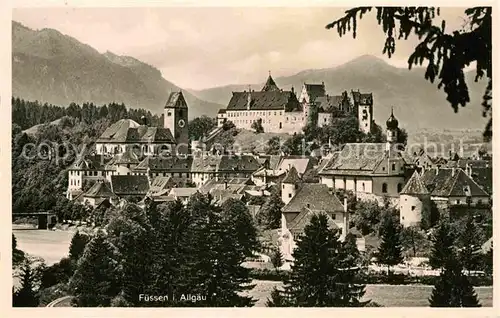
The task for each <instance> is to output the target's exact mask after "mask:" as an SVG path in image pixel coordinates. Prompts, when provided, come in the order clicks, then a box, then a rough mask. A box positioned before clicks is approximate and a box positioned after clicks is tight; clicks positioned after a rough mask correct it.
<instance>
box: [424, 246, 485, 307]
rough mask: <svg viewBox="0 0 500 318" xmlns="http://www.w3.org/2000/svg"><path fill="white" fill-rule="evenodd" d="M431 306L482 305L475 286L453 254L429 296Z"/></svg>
mask: <svg viewBox="0 0 500 318" xmlns="http://www.w3.org/2000/svg"><path fill="white" fill-rule="evenodd" d="M429 303H430V306H431V307H480V306H481V305H480V304H479V301H478V299H477V295H476V293H475V291H474V288H473V287H472V285H471V284H470V282H469V280H468V278H467V277H466V276H465V275H463V273H462V265H461V264H460V262H459V261H458V260H457V259H456V257H455V256H454V255H453V254H451V256H450V257H449V258H448V260H447V261H446V263H445V264H444V270H443V271H442V272H441V275H440V276H439V278H438V281H437V282H436V285H435V286H434V289H433V290H432V294H431V297H430V298H429Z"/></svg>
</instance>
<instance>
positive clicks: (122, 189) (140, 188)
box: [111, 175, 149, 195]
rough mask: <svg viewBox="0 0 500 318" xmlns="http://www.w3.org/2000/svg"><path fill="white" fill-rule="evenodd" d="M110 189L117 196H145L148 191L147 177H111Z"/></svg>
mask: <svg viewBox="0 0 500 318" xmlns="http://www.w3.org/2000/svg"><path fill="white" fill-rule="evenodd" d="M111 189H112V191H113V192H114V193H115V194H117V195H146V193H147V192H148V190H149V181H148V177H147V176H140V175H137V176H134V175H117V176H111Z"/></svg>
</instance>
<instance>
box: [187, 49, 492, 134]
mask: <svg viewBox="0 0 500 318" xmlns="http://www.w3.org/2000/svg"><path fill="white" fill-rule="evenodd" d="M424 73H425V70H424V69H423V68H413V69H412V70H411V71H409V70H408V69H407V68H398V67H394V66H392V65H389V64H388V63H386V62H385V61H384V60H382V59H379V58H377V57H374V56H370V55H364V56H361V57H358V58H356V59H354V60H351V61H349V62H347V63H345V64H342V65H340V66H337V67H333V68H325V69H314V70H306V71H302V72H300V73H297V74H295V75H292V76H285V77H277V78H275V81H276V83H277V84H278V86H279V87H280V88H282V89H285V90H289V89H290V88H291V87H294V88H295V91H296V92H297V94H300V90H301V89H302V85H303V83H304V82H307V83H321V82H324V83H325V86H326V90H327V93H328V94H330V95H340V93H341V92H343V91H344V90H347V91H350V90H351V89H353V90H357V89H359V90H360V91H361V92H372V93H373V97H374V118H375V121H376V122H377V123H378V124H382V125H383V126H385V121H386V120H387V118H388V116H389V114H390V112H391V107H394V114H395V116H396V117H397V118H398V120H399V122H400V123H401V124H400V126H402V127H404V128H405V129H407V130H409V131H416V130H422V129H428V128H437V129H462V128H465V129H483V128H484V126H485V125H486V119H485V118H483V117H482V108H481V102H482V96H483V94H484V90H485V88H486V82H485V81H481V82H478V83H475V82H474V75H475V74H474V72H468V73H467V74H466V77H467V82H468V83H469V94H470V97H471V103H469V104H468V105H466V107H462V108H460V109H459V112H458V113H454V111H453V108H451V105H450V104H449V103H448V102H447V101H446V95H445V94H444V92H443V91H442V90H438V89H437V84H432V83H429V82H427V81H426V80H425V79H424ZM263 80H265V78H263ZM263 85H264V82H262V83H260V84H253V85H251V86H252V88H254V89H256V90H257V89H261V87H262V86H263ZM246 89H248V84H246V85H229V86H222V87H215V88H209V89H205V90H200V91H191V92H192V93H193V94H194V95H196V96H197V97H198V98H201V99H203V100H207V101H211V102H214V103H218V104H224V105H227V103H228V101H229V99H230V98H231V94H232V93H231V92H232V91H243V90H246Z"/></svg>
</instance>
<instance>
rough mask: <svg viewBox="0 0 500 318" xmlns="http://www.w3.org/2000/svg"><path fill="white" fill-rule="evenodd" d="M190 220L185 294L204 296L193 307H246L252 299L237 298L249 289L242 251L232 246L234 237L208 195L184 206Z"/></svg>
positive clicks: (248, 277)
mask: <svg viewBox="0 0 500 318" xmlns="http://www.w3.org/2000/svg"><path fill="white" fill-rule="evenodd" d="M186 209H187V213H188V214H190V215H191V216H192V217H193V220H192V222H191V226H192V231H193V237H192V239H191V246H192V247H193V250H192V251H191V252H190V255H191V259H190V260H189V261H190V263H191V265H190V272H189V273H188V274H189V275H190V277H189V279H190V285H191V289H190V290H189V292H190V293H191V294H195V295H206V300H202V301H200V302H196V303H195V305H196V306H210V307H249V306H252V305H253V303H254V300H253V299H252V298H251V297H248V296H243V295H241V292H242V291H245V290H249V289H251V288H253V286H254V285H251V284H250V282H251V278H250V276H249V273H250V270H249V269H248V268H244V267H242V266H241V263H243V262H244V261H245V259H246V255H245V254H246V253H245V249H244V248H242V247H241V246H239V244H235V242H238V238H237V234H236V233H235V231H234V230H233V229H232V228H230V227H229V224H228V221H227V219H225V218H224V215H223V213H222V211H221V208H220V207H219V206H217V205H216V204H215V203H214V202H213V198H212V197H211V196H210V195H203V194H200V193H197V194H195V195H193V196H192V197H191V198H190V200H189V203H188V205H187V207H186Z"/></svg>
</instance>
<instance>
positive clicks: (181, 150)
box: [164, 91, 189, 154]
mask: <svg viewBox="0 0 500 318" xmlns="http://www.w3.org/2000/svg"><path fill="white" fill-rule="evenodd" d="M164 117H165V118H164V127H165V128H167V129H169V130H170V132H171V133H172V137H174V139H175V142H176V149H177V151H176V153H178V154H188V153H189V132H188V105H187V103H186V99H185V98H184V95H183V94H182V91H179V92H172V93H170V96H169V97H168V100H167V103H166V104H165V110H164Z"/></svg>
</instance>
